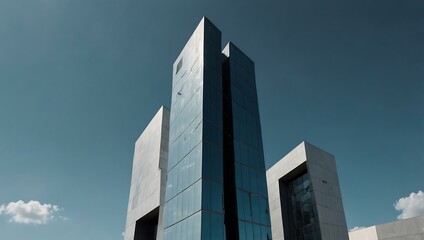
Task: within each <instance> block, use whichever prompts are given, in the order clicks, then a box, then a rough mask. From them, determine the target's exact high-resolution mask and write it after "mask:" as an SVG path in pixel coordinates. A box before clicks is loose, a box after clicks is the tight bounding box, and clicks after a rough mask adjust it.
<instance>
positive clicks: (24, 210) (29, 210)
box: [0, 200, 60, 224]
mask: <svg viewBox="0 0 424 240" xmlns="http://www.w3.org/2000/svg"><path fill="white" fill-rule="evenodd" d="M59 210H60V209H59V207H58V206H56V205H52V204H41V203H40V202H39V201H32V200H31V201H29V202H27V203H25V202H24V201H22V200H19V201H17V202H10V203H8V204H7V205H6V204H3V205H0V214H3V215H7V216H9V217H10V219H9V222H16V223H26V224H28V223H32V224H46V223H48V222H49V221H51V220H52V219H53V218H54V213H55V212H57V211H59Z"/></svg>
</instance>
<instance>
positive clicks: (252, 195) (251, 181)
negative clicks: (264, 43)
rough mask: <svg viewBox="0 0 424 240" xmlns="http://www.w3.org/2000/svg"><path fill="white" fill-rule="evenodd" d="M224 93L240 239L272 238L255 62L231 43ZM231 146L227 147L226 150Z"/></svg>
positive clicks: (229, 157)
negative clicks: (225, 96) (229, 124)
mask: <svg viewBox="0 0 424 240" xmlns="http://www.w3.org/2000/svg"><path fill="white" fill-rule="evenodd" d="M223 54H224V56H225V57H226V58H227V59H226V60H225V61H224V69H225V70H224V72H225V73H224V74H225V75H226V76H225V77H224V86H225V87H224V93H225V94H226V95H227V101H229V103H228V104H227V106H228V107H227V108H225V112H226V117H227V118H229V121H230V122H231V127H230V129H226V130H229V131H227V133H228V134H229V135H230V136H231V137H230V144H231V145H232V146H231V148H232V151H231V152H232V154H225V155H226V156H227V159H226V161H232V162H233V164H234V175H233V176H235V181H234V182H235V184H234V185H235V188H234V190H235V193H236V194H235V197H236V208H237V221H238V233H239V236H238V239H243V240H244V239H246V240H258V239H260V240H262V239H264V240H267V239H271V226H270V220H269V219H270V218H269V208H268V193H267V187H266V176H265V165H264V154H263V147H262V135H261V126H260V121H259V108H258V101H257V95H256V82H255V72H254V71H255V70H254V63H253V61H252V60H250V59H249V58H248V57H247V56H246V55H245V54H244V53H243V52H242V51H240V50H239V49H238V48H237V47H236V46H234V45H233V44H232V43H229V44H228V45H227V46H226V48H225V49H224V51H223ZM225 151H228V149H224V152H225Z"/></svg>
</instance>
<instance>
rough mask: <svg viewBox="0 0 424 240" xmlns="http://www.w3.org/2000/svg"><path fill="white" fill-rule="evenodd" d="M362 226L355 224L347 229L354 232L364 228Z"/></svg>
mask: <svg viewBox="0 0 424 240" xmlns="http://www.w3.org/2000/svg"><path fill="white" fill-rule="evenodd" d="M364 228H365V227H358V226H356V227H354V228H352V229H349V232H354V231H357V230H361V229H364Z"/></svg>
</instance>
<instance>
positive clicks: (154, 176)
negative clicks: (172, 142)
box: [124, 107, 169, 240]
mask: <svg viewBox="0 0 424 240" xmlns="http://www.w3.org/2000/svg"><path fill="white" fill-rule="evenodd" d="M168 135H169V110H168V109H167V108H165V107H161V108H160V109H159V111H158V112H157V113H156V115H155V116H154V117H153V119H152V120H151V121H150V123H149V125H148V126H147V127H146V129H145V130H144V131H143V133H142V134H141V135H140V137H139V138H138V140H137V141H136V143H135V150H134V160H133V168H132V178H131V188H130V196H129V202H128V212H127V221H126V225H125V234H124V239H125V240H140V239H142V240H144V239H162V235H163V231H161V230H160V229H162V228H163V203H164V201H165V182H166V168H167V163H168Z"/></svg>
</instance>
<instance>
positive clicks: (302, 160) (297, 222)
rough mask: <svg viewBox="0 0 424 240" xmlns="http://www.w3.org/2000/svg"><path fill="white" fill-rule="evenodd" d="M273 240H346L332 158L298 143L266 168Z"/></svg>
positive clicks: (336, 177)
mask: <svg viewBox="0 0 424 240" xmlns="http://www.w3.org/2000/svg"><path fill="white" fill-rule="evenodd" d="M266 175H267V184H268V192H269V205H270V210H271V227H272V236H273V240H283V239H285V240H306V239H307V240H348V239H349V238H348V232H347V226H346V219H345V215H344V210H343V203H342V197H341V193H340V185H339V180H338V176H337V168H336V162H335V158H334V156H333V155H332V154H330V153H328V152H325V151H323V150H321V149H319V148H317V147H315V146H313V145H312V144H309V143H307V142H302V143H301V144H300V145H298V146H297V147H296V148H294V149H293V150H292V151H291V152H290V153H288V154H287V155H286V156H284V157H283V158H282V159H281V160H280V161H278V162H277V163H276V164H275V165H274V166H272V167H271V168H270V169H268V171H267V173H266Z"/></svg>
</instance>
